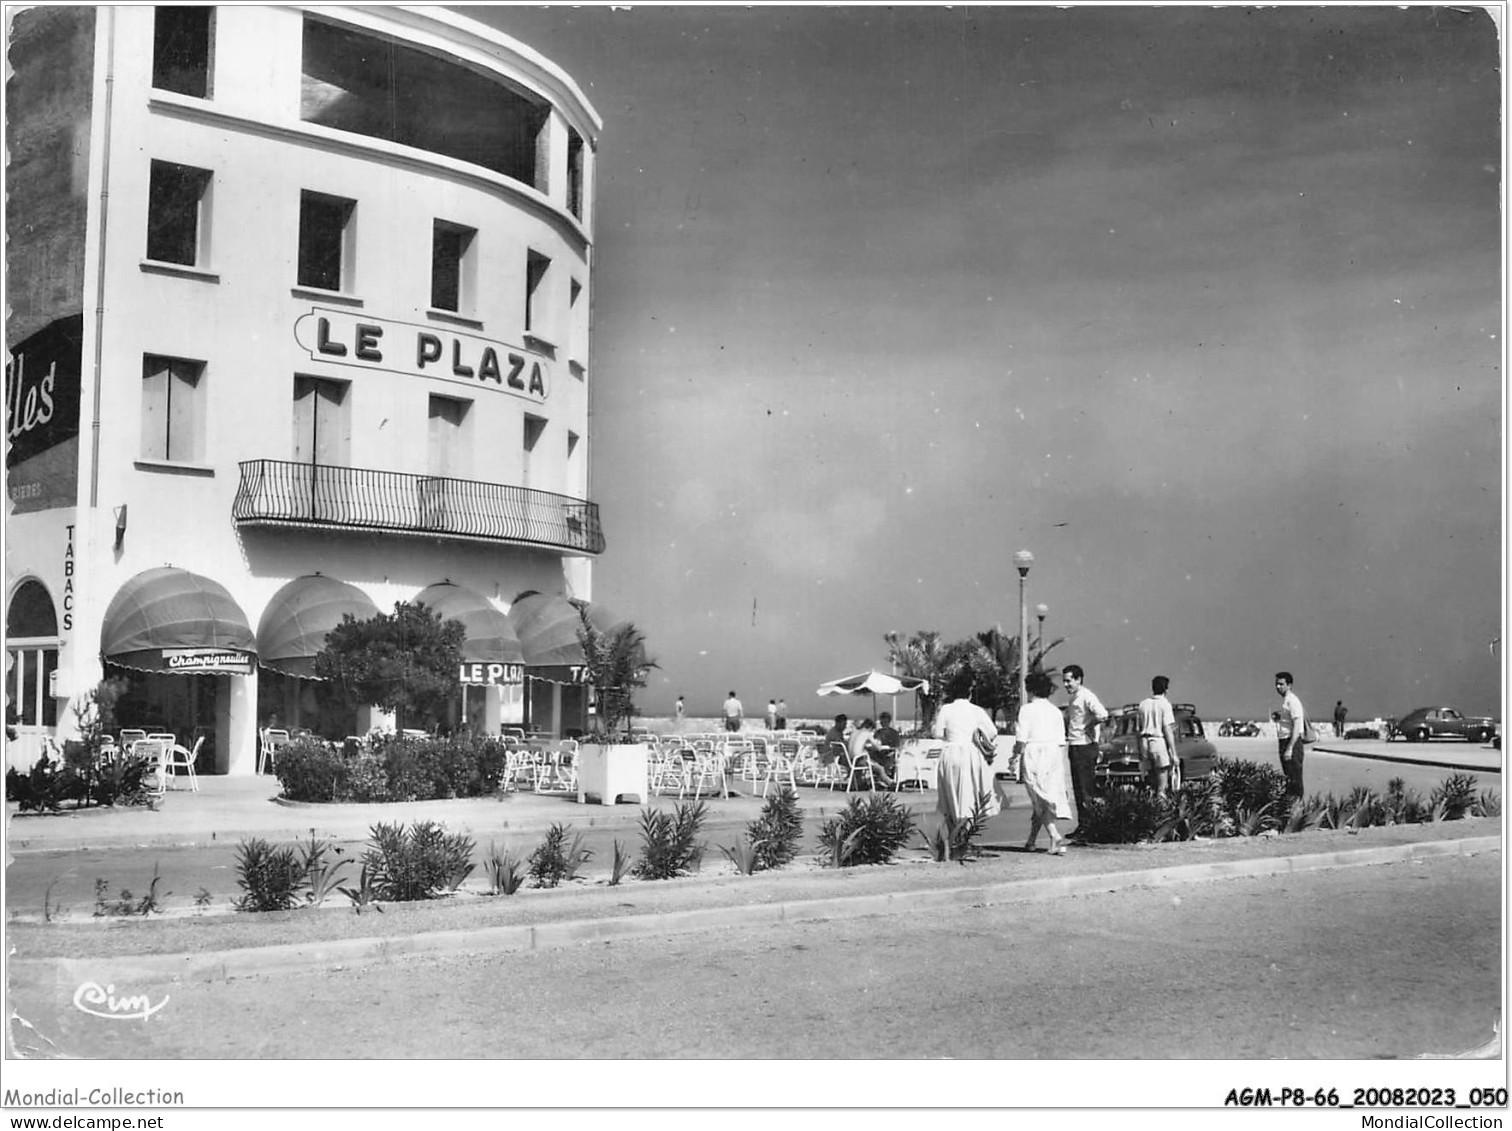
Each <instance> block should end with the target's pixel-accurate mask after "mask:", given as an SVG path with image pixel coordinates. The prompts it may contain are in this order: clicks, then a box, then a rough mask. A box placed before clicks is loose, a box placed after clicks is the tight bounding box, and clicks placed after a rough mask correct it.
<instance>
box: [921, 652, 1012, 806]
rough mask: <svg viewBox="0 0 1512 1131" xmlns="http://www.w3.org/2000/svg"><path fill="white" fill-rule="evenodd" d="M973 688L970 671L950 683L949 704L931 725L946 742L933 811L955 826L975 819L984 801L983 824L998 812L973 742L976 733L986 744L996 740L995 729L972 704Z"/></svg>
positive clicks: (989, 780)
mask: <svg viewBox="0 0 1512 1131" xmlns="http://www.w3.org/2000/svg"><path fill="white" fill-rule="evenodd" d="M972 685H973V680H972V675H971V673H970V672H969V671H963V672H961V673H960V674H959V675H957V676H956V677H955V678H954V679H953V680H951V683H950V691H949V695H950V701H949V702H947V703H946V704H945V705H944V706H943V707H941V708H940V713H939V714H938V715H936V716H935V722H934V736H935V737H936V738H942V739H944V740H945V747H944V749H943V750H942V751H941V752H940V771H939V782H938V785H939V794H938V797H937V798H936V801H935V808H936V810H937V811H938V812H939V813H940V815H941V816H943V817H944V818H945V819H946V820H947V821H952V822H957V823H959V822H961V821H964V820H966V819H968V818H970V817H972V816H973V815H975V814H976V813H977V808H978V806H980V805H982V804H983V798H985V799H986V802H985V808H983V809H982V811H981V817H982V819H983V820H986V819H987V818H989V817H993V816H996V815H997V814H998V812H999V811H1000V809H1001V806H1000V805H999V804H998V799H997V794H996V793H995V792H994V791H993V788H992V769H991V767H990V766H988V765H987V760H986V759H985V758H983V757H982V754H981V752H980V751H979V750H978V749H977V746H976V743H975V742H974V741H973V739H972V735H973V734H975V733H976V732H977V731H981V732H982V733H983V734H985V735H987V736H988V738H989V740H990V739H992V738H996V737H997V727H996V726H994V725H993V722H992V716H991V715H989V714H988V713H987V712H986V711H984V710H982V708H980V707H978V706H977V705H976V704H975V703H973V702H972V701H971V689H972Z"/></svg>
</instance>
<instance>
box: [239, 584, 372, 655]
mask: <svg viewBox="0 0 1512 1131" xmlns="http://www.w3.org/2000/svg"><path fill="white" fill-rule="evenodd" d="M348 614H350V615H351V616H352V617H353V618H354V619H356V620H367V619H368V618H369V617H373V616H377V615H378V606H377V605H375V604H373V602H372V599H371V598H369V597H368V595H367V594H366V593H364V592H363V591H362V590H361V589H358V588H357V587H356V586H355V585H348V584H347V583H346V582H345V581H337V580H336V579H335V578H334V577H322V576H321V575H319V574H310V575H308V576H306V577H296V578H295V579H294V580H293V581H291V582H289V583H288V584H287V585H285V586H284V587H283V588H282V589H280V590H279V591H278V592H277V593H275V594H273V599H272V600H271V601H269V602H268V607H267V608H266V609H264V610H263V615H262V620H261V621H259V622H258V625H257V662H258V663H260V664H261V665H262V666H263V667H267V668H272V669H273V670H274V671H280V672H283V673H284V674H285V675H295V676H299V677H300V678H302V679H317V678H319V677H318V676H316V675H315V657H316V656H317V655H319V653H320V651H321V649H323V648H324V647H325V641H326V634H327V633H329V632H330V631H331V629H333V628H335V627H336V626H337V625H339V624H340V623H341V620H342V618H343V617H345V616H347V615H348Z"/></svg>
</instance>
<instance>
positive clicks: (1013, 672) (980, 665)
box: [967, 625, 1065, 720]
mask: <svg viewBox="0 0 1512 1131" xmlns="http://www.w3.org/2000/svg"><path fill="white" fill-rule="evenodd" d="M1063 643H1065V637H1059V638H1057V639H1055V640H1052V641H1051V642H1050V643H1049V644H1046V643H1045V642H1044V640H1043V639H1040V640H1038V641H1035V640H1031V641H1030V647H1029V670H1030V671H1031V672H1044V673H1045V674H1046V675H1055V674H1057V673H1058V672H1059V671H1060V669H1059V668H1055V667H1048V668H1047V667H1046V666H1045V656H1046V655H1047V654H1048V653H1049V652H1050V651H1051V649H1053V648H1055V646H1056V645H1058V644H1063ZM968 648H969V650H968V652H967V663H968V664H969V665H970V666H971V670H972V672H973V673H974V674H975V675H976V693H975V695H974V696H973V698H975V700H976V701H977V703H978V705H980V706H981V707H983V708H984V709H985V710H986V711H987V713H988V714H989V715H991V716H992V717H993V719H994V720H996V719H997V715H998V712H999V711H1002V712H1003V714H1004V716H1005V717H1006V718H1007V719H1009V720H1012V719H1015V718H1017V717H1018V708H1019V702H1018V677H1019V662H1020V656H1022V655H1023V649H1022V647H1021V644H1020V641H1019V638H1018V636H1016V635H1015V636H1005V635H1004V634H1003V630H1002V627H1001V626H999V625H994V626H993V627H992V628H989V629H988V630H987V631H986V632H979V633H977V634H976V639H975V640H974V641H970V642H969V643H968Z"/></svg>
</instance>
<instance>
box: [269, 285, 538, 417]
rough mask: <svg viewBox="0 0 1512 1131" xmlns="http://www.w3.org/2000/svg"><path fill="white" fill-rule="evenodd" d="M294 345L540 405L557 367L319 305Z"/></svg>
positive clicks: (521, 353)
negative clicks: (501, 393)
mask: <svg viewBox="0 0 1512 1131" xmlns="http://www.w3.org/2000/svg"><path fill="white" fill-rule="evenodd" d="M294 340H295V341H296V342H298V343H299V346H300V348H301V349H303V350H304V351H305V352H306V353H308V354H309V355H310V358H311V360H313V361H324V362H328V363H331V364H333V365H346V366H352V367H354V368H357V369H382V370H385V371H386V372H389V373H403V374H405V375H407V376H411V377H434V378H440V379H442V380H446V381H460V382H462V383H464V384H468V385H473V386H482V387H483V388H485V389H497V390H498V391H500V392H503V393H509V394H511V395H512V396H516V397H522V398H524V399H525V400H528V401H533V402H535V403H536V404H544V403H545V401H546V397H547V395H548V394H549V392H550V377H551V363H550V362H549V361H547V360H546V358H544V357H542V356H541V355H540V354H538V353H532V352H530V351H529V350H526V349H523V348H522V347H520V346H512V345H509V344H507V343H505V342H495V341H491V340H489V339H488V338H480V337H478V336H477V335H475V334H459V333H456V332H455V331H452V330H442V329H440V328H438V327H436V326H420V325H416V324H415V323H412V322H393V321H390V320H388V319H384V318H369V317H366V316H361V315H354V314H352V313H351V312H350V311H346V310H328V309H326V308H324V307H319V306H315V307H311V308H310V312H309V313H308V314H302V315H300V316H299V319H298V320H297V321H296V322H295V323H294Z"/></svg>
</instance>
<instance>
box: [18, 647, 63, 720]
mask: <svg viewBox="0 0 1512 1131" xmlns="http://www.w3.org/2000/svg"><path fill="white" fill-rule="evenodd" d="M5 654H6V656H7V657H8V659H9V662H10V671H9V672H7V673H6V676H5V695H6V698H7V699H8V700H9V706H10V708H11V710H13V711H15V712H16V715H15V720H14V721H15V724H16V725H17V726H23V727H35V726H42V727H55V726H57V725H58V700H57V699H56V698H55V697H54V696H53V694H52V687H51V686H50V685H51V682H52V680H51V678H50V677H51V676H52V673H53V672H55V671H57V670H58V649H57V647H56V646H43V647H40V648H37V647H16V648H7V649H6V650H5ZM7 721H10V720H9V719H7Z"/></svg>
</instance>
